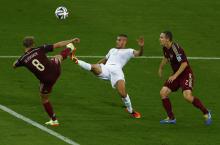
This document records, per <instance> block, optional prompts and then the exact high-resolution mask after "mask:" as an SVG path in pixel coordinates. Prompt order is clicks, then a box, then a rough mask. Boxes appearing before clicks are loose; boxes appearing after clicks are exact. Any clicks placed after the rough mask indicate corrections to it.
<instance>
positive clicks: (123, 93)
mask: <svg viewBox="0 0 220 145" xmlns="http://www.w3.org/2000/svg"><path fill="white" fill-rule="evenodd" d="M116 88H117V91H118V93H119V95H120V96H121V98H122V101H123V102H124V104H125V106H126V109H127V111H128V112H129V113H130V114H131V116H132V117H134V118H141V115H140V113H138V112H136V111H134V110H133V108H132V105H131V100H130V97H129V95H128V94H127V92H126V88H125V81H124V80H119V81H117V83H116Z"/></svg>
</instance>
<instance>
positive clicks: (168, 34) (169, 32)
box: [163, 31, 173, 41]
mask: <svg viewBox="0 0 220 145" xmlns="http://www.w3.org/2000/svg"><path fill="white" fill-rule="evenodd" d="M163 33H164V34H165V37H166V38H168V39H169V40H170V41H173V34H172V32H171V31H164V32H163Z"/></svg>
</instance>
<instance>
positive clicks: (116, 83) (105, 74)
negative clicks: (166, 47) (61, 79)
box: [71, 34, 144, 118]
mask: <svg viewBox="0 0 220 145" xmlns="http://www.w3.org/2000/svg"><path fill="white" fill-rule="evenodd" d="M127 41H128V37H127V35H125V34H120V35H118V36H117V40H116V47H115V48H112V49H110V50H109V52H108V54H107V55H106V56H105V57H104V58H103V59H101V60H100V61H98V63H97V64H89V63H86V62H84V61H82V60H79V59H77V58H76V57H75V51H74V52H72V57H71V58H72V60H74V61H75V63H76V64H78V65H79V66H80V67H81V68H83V69H85V70H87V71H91V72H93V74H95V75H96V76H97V77H99V78H101V79H104V80H110V82H111V85H112V87H113V88H116V89H117V91H118V93H119V95H120V96H121V98H122V101H123V102H124V104H125V106H126V110H127V112H128V113H129V114H130V115H131V117H133V118H141V114H140V113H139V112H137V111H134V110H133V108H132V105H131V100H130V97H129V95H128V94H127V92H126V88H125V78H124V73H123V70H122V68H123V67H124V65H125V64H126V63H127V62H128V61H129V60H130V59H131V58H133V57H138V56H141V55H143V50H144V38H143V37H140V38H139V39H138V40H137V42H138V45H139V47H140V49H139V50H134V49H132V48H126V44H127Z"/></svg>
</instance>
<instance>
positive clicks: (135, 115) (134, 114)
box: [130, 111, 141, 118]
mask: <svg viewBox="0 0 220 145" xmlns="http://www.w3.org/2000/svg"><path fill="white" fill-rule="evenodd" d="M130 114H131V117H132V118H141V114H140V113H139V112H137V111H133V112H132V113H130Z"/></svg>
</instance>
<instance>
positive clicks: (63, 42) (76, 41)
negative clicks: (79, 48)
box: [53, 38, 80, 48]
mask: <svg viewBox="0 0 220 145" xmlns="http://www.w3.org/2000/svg"><path fill="white" fill-rule="evenodd" d="M79 42H80V39H79V38H74V39H70V40H65V41H60V42H57V43H54V44H53V48H60V47H64V46H66V45H67V44H69V43H73V44H75V43H79Z"/></svg>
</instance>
